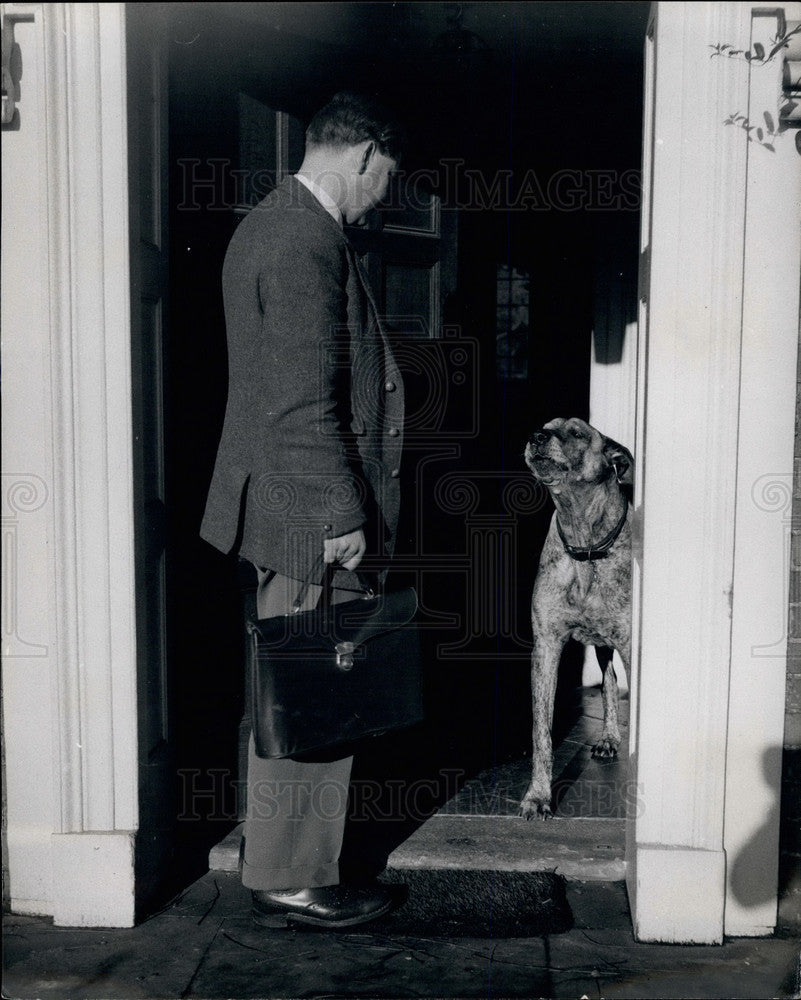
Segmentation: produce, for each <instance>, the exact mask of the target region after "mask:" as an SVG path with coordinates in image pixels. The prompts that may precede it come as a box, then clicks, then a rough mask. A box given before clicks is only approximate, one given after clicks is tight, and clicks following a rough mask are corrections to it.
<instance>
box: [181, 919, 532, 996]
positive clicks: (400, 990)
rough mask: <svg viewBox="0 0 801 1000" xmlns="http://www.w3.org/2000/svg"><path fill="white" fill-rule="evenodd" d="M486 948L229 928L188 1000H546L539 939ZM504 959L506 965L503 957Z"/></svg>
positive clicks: (244, 925) (230, 923)
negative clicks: (303, 999) (514, 999)
mask: <svg viewBox="0 0 801 1000" xmlns="http://www.w3.org/2000/svg"><path fill="white" fill-rule="evenodd" d="M510 943H512V942H503V946H504V957H500V955H499V948H500V944H501V943H500V942H495V941H486V940H461V941H448V940H443V939H437V938H426V937H418V936H414V937H408V936H407V937H395V936H393V937H391V938H390V937H382V936H379V935H375V934H370V933H362V934H355V933H354V934H345V935H342V934H334V933H331V932H315V931H307V930H303V931H285V930H284V931H266V932H265V931H256V930H254V929H253V928H252V926H251V925H250V923H249V922H246V921H235V920H227V921H226V922H225V927H224V928H223V930H222V932H221V933H220V934H219V935H218V936H217V938H216V939H215V941H214V943H213V945H212V947H211V948H210V949H209V951H208V953H207V955H206V956H205V958H204V960H203V965H202V967H201V969H200V970H199V972H198V975H197V977H196V979H195V981H194V983H193V984H192V989H191V992H190V994H189V995H190V996H191V997H193V998H195V997H196V998H198V1000H201V998H207V1000H208V998H219V997H228V998H231V1000H252V998H256V997H305V996H315V997H327V996H331V997H340V998H348V997H360V998H368V997H369V998H370V1000H374V998H376V1000H378V998H384V997H426V998H428V997H442V998H446V997H503V996H506V997H512V996H519V997H529V998H531V997H539V996H543V997H545V996H549V995H550V994H549V992H548V990H549V983H550V981H549V974H548V969H547V963H546V961H545V954H546V949H545V947H544V943H543V941H542V939H538V938H534V939H531V940H529V941H526V942H525V943H524V945H523V946H522V947H521V946H519V945H518V947H516V948H514V947H513V948H511V949H509V948H508V945H509V944H510ZM507 956H508V957H507Z"/></svg>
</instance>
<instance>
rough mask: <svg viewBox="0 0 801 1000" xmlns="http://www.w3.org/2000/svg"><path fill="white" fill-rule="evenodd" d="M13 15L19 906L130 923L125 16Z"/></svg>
mask: <svg viewBox="0 0 801 1000" xmlns="http://www.w3.org/2000/svg"><path fill="white" fill-rule="evenodd" d="M3 7H4V10H3V13H4V15H5V16H6V17H8V16H10V15H11V16H15V17H18V18H20V19H21V20H20V23H18V24H17V25H16V41H17V44H18V45H19V46H20V51H21V55H22V64H23V66H24V76H23V79H22V80H21V81H20V99H19V102H18V105H17V107H18V114H19V121H18V128H17V129H16V130H11V131H6V132H4V135H3V144H2V157H3V188H4V190H3V243H4V253H3V260H2V284H3V302H2V309H3V317H2V322H3V334H4V340H3V362H4V371H5V372H6V375H5V386H4V388H5V391H4V394H3V454H4V468H5V470H6V471H4V475H3V502H4V507H3V524H4V533H5V531H6V523H7V518H8V519H9V523H11V520H12V519H13V521H14V523H13V527H14V532H15V545H16V551H17V553H18V558H17V560H16V563H15V565H14V566H13V577H12V580H11V592H12V594H13V616H12V618H13V620H12V619H10V618H9V610H8V607H6V608H4V611H5V612H6V620H5V623H4V644H3V645H4V648H3V652H4V655H5V663H4V679H3V715H4V720H3V721H4V726H5V730H4V731H5V751H6V756H5V770H6V788H7V844H8V865H9V896H10V904H11V907H12V908H13V909H14V910H15V911H16V912H19V913H43V914H52V915H53V916H54V919H55V922H56V923H57V924H64V925H71V926H130V925H131V924H132V923H133V920H134V837H135V831H136V828H137V825H138V781H137V699H136V640H135V591H134V537H133V526H134V522H133V471H132V454H133V450H132V431H131V342H130V306H129V303H130V290H129V244H128V160H127V146H128V141H127V115H126V57H125V11H124V4H120V3H87V4H84V3H80V4H78V3H64V4H62V3H30V4H27V3H18V4H4V5H3ZM31 484H33V486H31ZM26 490H27V491H28V492H27V493H26V492H25V491H26ZM31 491H33V492H31ZM26 504H27V506H29V507H33V508H34V509H33V510H32V511H30V512H28V511H27V510H26V509H25V508H26ZM4 570H5V572H6V573H9V564H8V562H7V560H6V550H5V547H4ZM9 632H11V639H10V636H9ZM20 638H24V640H25V641H26V642H27V643H28V644H31V643H32V644H34V645H35V646H38V647H39V649H38V650H35V651H33V652H32V651H31V649H30V648H28V649H26V648H25V647H24V646H23V645H20V643H19V642H18V641H16V640H17V639H20ZM12 640H13V641H12Z"/></svg>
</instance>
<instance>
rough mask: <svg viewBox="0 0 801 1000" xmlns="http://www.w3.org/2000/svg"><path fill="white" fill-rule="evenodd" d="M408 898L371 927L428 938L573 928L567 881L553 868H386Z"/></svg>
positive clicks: (386, 874)
mask: <svg viewBox="0 0 801 1000" xmlns="http://www.w3.org/2000/svg"><path fill="white" fill-rule="evenodd" d="M381 881H382V882H389V883H393V884H397V885H403V884H405V885H406V886H408V900H407V902H406V903H405V904H404V905H403V906H401V907H400V908H399V909H397V910H394V911H393V912H392V913H390V914H388V915H387V916H386V917H382V918H381V919H380V920H376V921H374V922H373V923H372V924H371V925H370V927H371V928H372V929H373V930H375V931H378V930H379V929H384V930H386V931H387V933H390V932H391V933H392V934H420V935H425V936H426V937H475V938H501V937H503V938H507V937H539V936H541V935H544V934H562V933H564V932H565V931H568V930H570V928H571V927H572V926H573V914H572V912H571V910H570V906H569V904H568V902H567V895H566V892H565V880H564V878H563V877H562V876H561V875H556V874H552V873H551V872H509V871H503V872H492V871H471V870H464V869H436V870H429V869H421V870H417V869H403V870H399V869H387V871H385V872H384V874H383V875H382V876H381Z"/></svg>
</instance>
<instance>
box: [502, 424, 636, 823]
mask: <svg viewBox="0 0 801 1000" xmlns="http://www.w3.org/2000/svg"><path fill="white" fill-rule="evenodd" d="M525 458H526V464H527V465H528V467H529V468H530V469H531V471H532V473H533V474H534V476H535V477H536V478H537V479H538V480H539V481H540V482H541V483H542V484H543V485H544V486H546V487H547V488H548V491H549V492H550V494H551V498H552V499H553V502H554V505H555V507H556V512H555V513H554V516H553V518H552V519H551V526H550V530H549V531H548V536H547V538H546V539H545V545H544V547H543V550H542V555H541V557H540V565H539V571H538V573H537V579H536V582H535V584H534V592H533V594H532V597H531V622H532V628H533V633H534V646H533V650H532V654H531V687H532V700H533V709H534V733H533V753H532V775H531V784H530V785H529V787H528V790H527V792H526V794H525V796H524V797H523V800H522V802H521V803H520V815H521V816H525V818H526V819H531V818H532V817H533V816H536V815H540V816H542V817H543V819H547V818H548V817H549V816H550V815H551V767H552V763H553V748H552V745H551V727H552V725H553V706H554V694H555V692H556V676H557V672H558V669H559V660H560V658H561V655H562V650H563V649H564V646H565V643H566V642H567V640H568V639H570V638H571V637H572V638H574V639H578V641H579V642H583V643H585V644H587V645H593V646H595V647H596V655H597V657H598V662H599V664H600V666H601V670H602V672H603V688H602V694H603V707H604V721H603V730H602V732H601V738H600V739H599V741H598V742H597V743H596V744H595V746H594V747H593V751H592V753H593V756H594V757H601V758H610V757H615V756H617V750H618V746H619V745H620V729H619V727H618V690H617V678H616V677H615V671H614V668H613V667H612V665H611V664H612V651H613V650H614V649H616V650H617V651H618V653H620V656H621V659H622V660H623V663H624V665H625V667H626V672H627V673H628V670H629V663H630V659H631V511H630V509H629V512H628V514H627V516H626V521H625V524H624V526H623V529H622V531H621V532H620V535H619V536H618V537H617V539H616V540H615V542H614V544H613V545H612V547H611V549H610V550H609V552H608V553H607V555H606V557H605V558H603V559H598V560H594V561H588V562H577V561H576V560H575V559H573V558H572V557H571V556H570V555H568V553H567V552H566V550H565V547H564V545H563V544H562V541H561V539H560V538H559V534H558V531H557V527H556V518H557V517H558V518H559V523H560V524H561V526H562V531H563V532H564V535H565V538H566V539H567V541H568V543H569V544H570V545H571V546H580V547H582V548H587V547H589V546H591V545H593V544H597V543H598V542H600V541H601V540H602V539H604V538H605V537H606V536H607V535H608V534H609V533H610V532H611V531H613V529H614V528H615V526H616V525H617V524H618V522H619V521H620V519H621V517H622V516H623V511H624V510H625V509H626V496H625V493H624V488H625V487H627V486H631V484H632V482H633V473H634V460H633V458H632V456H631V453H630V452H629V451H628V450H627V449H626V448H624V447H623V446H622V445H619V444H618V443H617V442H615V441H612V440H611V439H609V438H607V437H604V436H603V434H600V433H599V432H598V431H597V430H596V429H595V428H594V427H591V426H590V425H589V424H587V423H585V422H584V421H583V420H579V419H578V418H576V417H571V418H570V419H567V420H566V419H563V418H561V417H559V418H557V419H555V420H551V421H550V423H547V424H546V425H545V426H544V427H543V428H542V430H541V431H537V432H535V433H534V434H533V435H532V437H531V440H530V441H529V443H528V444H527V445H526V451H525Z"/></svg>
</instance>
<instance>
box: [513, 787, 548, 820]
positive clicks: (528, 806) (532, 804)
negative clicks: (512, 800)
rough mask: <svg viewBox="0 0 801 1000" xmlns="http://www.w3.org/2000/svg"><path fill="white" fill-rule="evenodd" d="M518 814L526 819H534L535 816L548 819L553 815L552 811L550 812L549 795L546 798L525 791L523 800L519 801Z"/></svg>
mask: <svg viewBox="0 0 801 1000" xmlns="http://www.w3.org/2000/svg"><path fill="white" fill-rule="evenodd" d="M518 816H522V817H523V819H526V820H531V819H534V817H535V816H539V817H541V818H542V819H550V818H551V816H553V813H552V812H551V799H550V796H548V798H547V799H546V798H544V797H541V796H538V795H532V794H531V793H530V792H527V793H526V795H525V797H524V798H523V801H522V802H521V803H520V808H519V809H518Z"/></svg>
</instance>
